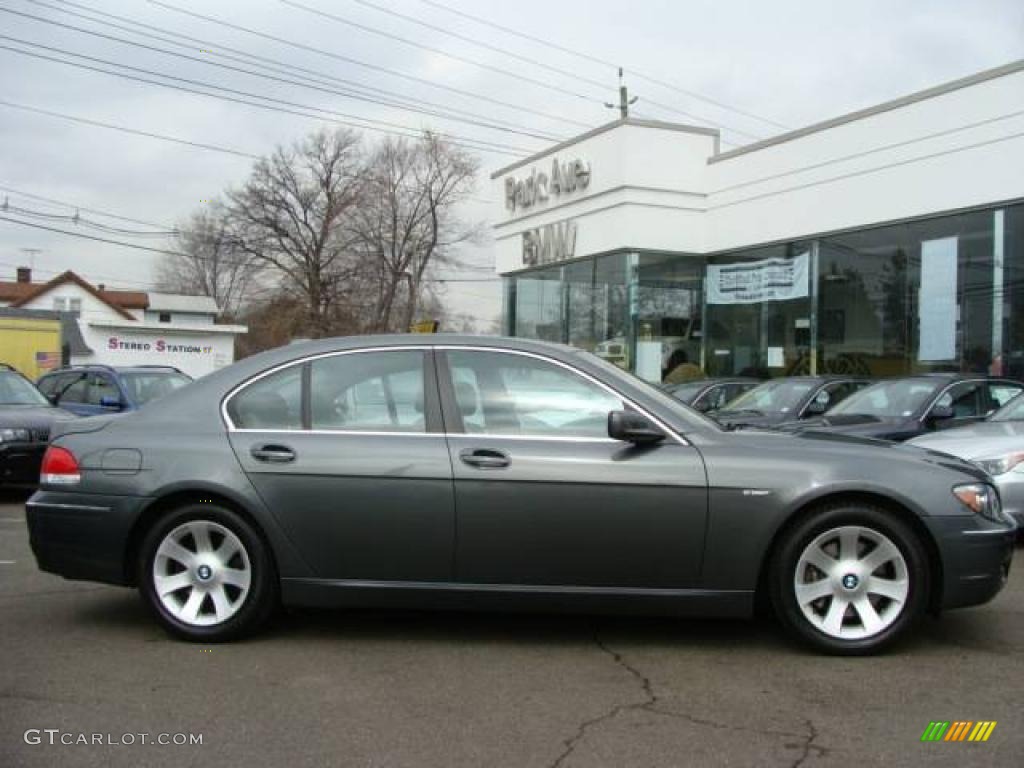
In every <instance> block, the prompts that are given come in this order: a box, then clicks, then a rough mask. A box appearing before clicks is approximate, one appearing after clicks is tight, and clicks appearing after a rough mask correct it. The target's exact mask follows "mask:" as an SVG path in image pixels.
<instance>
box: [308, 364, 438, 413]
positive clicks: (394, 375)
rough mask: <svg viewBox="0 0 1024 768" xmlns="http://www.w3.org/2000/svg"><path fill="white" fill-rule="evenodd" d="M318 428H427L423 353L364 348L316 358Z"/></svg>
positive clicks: (313, 391)
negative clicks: (343, 353)
mask: <svg viewBox="0 0 1024 768" xmlns="http://www.w3.org/2000/svg"><path fill="white" fill-rule="evenodd" d="M310 384H311V386H310V411H311V415H312V427H313V429H325V430H344V431H349V430H356V431H367V432H375V431H382V432H425V431H426V422H425V419H424V413H423V410H424V408H423V404H424V400H425V398H424V385H423V353H422V352H420V351H409V350H394V351H391V350H385V351H375V352H360V353H356V354H348V355H336V356H334V357H325V358H321V359H319V360H314V361H313V362H312V372H311V378H310Z"/></svg>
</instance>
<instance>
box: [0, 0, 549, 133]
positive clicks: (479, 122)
mask: <svg viewBox="0 0 1024 768" xmlns="http://www.w3.org/2000/svg"><path fill="white" fill-rule="evenodd" d="M33 1H34V0H29V2H33ZM0 12H3V13H10V14H13V15H16V16H21V17H24V18H27V19H31V20H33V21H38V22H40V23H44V24H51V25H54V26H57V27H62V28H63V29H70V30H73V31H75V32H80V33H82V34H85V35H92V36H94V37H100V38H103V39H105V40H112V41H114V42H117V43H120V44H122V45H130V46H133V47H136V48H141V49H143V50H147V51H153V52H156V53H162V54H164V55H166V56H174V57H176V58H179V59H185V60H187V61H193V62H196V63H199V64H202V65H204V66H210V67H219V68H221V69H227V70H230V71H233V72H241V73H243V74H246V75H250V76H252V77H260V78H263V79H265V80H273V81H276V82H280V83H286V84H288V85H297V86H299V87H300V88H309V89H311V90H315V91H320V92H323V93H330V94H333V95H335V96H341V97H343V98H349V99H357V100H360V101H367V102H370V103H372V104H378V105H382V106H388V107H392V108H397V109H401V110H403V111H407V112H417V113H419V114H424V115H429V116H431V117H438V118H441V119H443V120H452V121H454V122H460V123H466V124H469V125H474V126H477V127H480V128H486V129H489V130H495V131H502V132H505V133H514V134H518V135H520V136H526V137H529V138H534V139H540V140H541V141H549V142H557V141H561V140H563V139H564V138H565V137H559V136H552V135H549V134H542V133H537V132H534V131H532V130H530V129H527V128H509V127H504V126H502V125H499V124H497V123H494V122H490V121H488V120H487V119H486V118H478V119H469V118H461V117H456V116H453V115H451V114H447V113H445V112H441V111H437V110H431V109H423V108H417V107H411V106H403V105H400V104H397V103H395V102H393V101H387V100H384V99H380V98H373V97H370V96H366V95H363V94H359V93H354V92H352V91H347V92H346V91H341V90H338V89H337V88H328V87H324V86H322V85H314V84H312V83H310V82H302V81H300V80H291V79H288V78H283V77H275V76H274V75H268V74H265V73H263V72H256V71H253V70H251V69H245V68H243V67H236V66H232V65H230V64H222V63H219V62H216V61H211V60H210V59H209V58H201V57H198V56H189V55H187V54H184V53H179V52H178V51H169V50H167V49H166V48H159V47H157V46H155V45H147V44H145V43H140V42H136V41H134V40H126V39H125V38H123V37H117V36H116V35H108V34H106V33H103V32H96V31H94V30H89V29H85V28H83V27H77V26H75V25H73V24H64V23H62V22H59V21H54V20H52V19H45V18H43V17H41V16H35V15H33V14H30V13H22V12H20V11H13V10H10V9H9V8H2V7H0ZM96 23H105V22H96ZM173 44H175V45H182V44H181V43H173Z"/></svg>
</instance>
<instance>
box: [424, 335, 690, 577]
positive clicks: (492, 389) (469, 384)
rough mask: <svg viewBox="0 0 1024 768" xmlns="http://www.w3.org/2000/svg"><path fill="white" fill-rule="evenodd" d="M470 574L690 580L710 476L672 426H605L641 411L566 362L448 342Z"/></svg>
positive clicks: (463, 547) (461, 529)
mask: <svg viewBox="0 0 1024 768" xmlns="http://www.w3.org/2000/svg"><path fill="white" fill-rule="evenodd" d="M438 360H439V363H440V365H441V387H442V389H441V393H442V403H443V405H444V414H445V426H446V428H447V433H448V447H449V451H450V452H451V462H452V467H453V470H454V475H455V505H456V537H455V539H456V553H455V555H456V566H455V568H456V577H457V578H458V580H459V581H461V582H467V583H486V584H513V585H534V586H539V585H546V586H556V587H557V586H566V587H619V588H622V587H632V588H652V589H656V588H673V587H676V588H680V587H682V588H685V587H689V586H693V585H695V584H696V582H697V579H698V575H699V573H700V567H701V558H702V552H703V542H704V532H705V528H706V525H707V506H708V494H707V479H706V474H705V471H704V464H703V460H702V459H701V457H700V455H699V453H698V452H697V450H696V449H695V448H693V447H692V446H691V445H689V444H687V443H686V442H685V441H684V440H683V439H681V438H678V437H673V436H669V437H667V438H666V439H665V440H664V441H662V442H661V443H658V444H656V445H654V446H647V447H637V446H634V445H632V444H629V443H624V442H620V441H615V440H612V439H610V438H609V437H608V436H607V421H608V413H609V412H610V411H613V410H622V409H627V408H631V407H633V406H631V404H630V403H628V402H626V401H625V400H624V399H623V398H622V397H621V396H619V395H617V394H616V393H615V392H614V391H612V390H610V389H609V388H607V387H605V386H604V385H602V384H600V383H599V382H597V381H596V380H595V379H593V378H591V377H589V376H587V375H585V374H583V373H581V372H580V371H578V370H576V369H574V368H572V367H570V366H568V365H566V364H564V363H561V362H557V361H554V360H551V359H549V358H545V357H542V356H537V355H533V354H530V353H520V352H514V351H510V350H489V349H472V348H458V347H453V348H445V349H443V350H439V352H438Z"/></svg>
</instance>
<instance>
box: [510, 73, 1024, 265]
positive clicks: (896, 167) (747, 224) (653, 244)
mask: <svg viewBox="0 0 1024 768" xmlns="http://www.w3.org/2000/svg"><path fill="white" fill-rule="evenodd" d="M693 130H694V129H687V128H686V127H684V126H673V125H669V124H663V123H661V124H659V123H648V122H644V121H628V122H619V123H615V124H611V125H610V126H606V127H605V128H603V129H600V130H599V131H596V132H592V133H591V134H585V135H584V136H582V137H580V138H579V139H578V140H575V141H570V142H566V144H565V145H560V146H559V147H556V148H554V150H553V151H549V152H546V153H542V154H539V155H536V156H534V157H533V158H530V159H528V160H527V161H524V162H521V163H517V164H516V165H515V166H510V167H508V168H505V169H502V170H501V171H499V172H497V173H495V174H494V175H493V176H492V179H493V190H494V191H493V194H494V195H495V197H496V201H497V202H496V206H497V207H496V209H495V211H494V212H495V216H496V221H497V222H498V223H497V224H496V225H495V227H494V237H495V248H496V269H497V271H498V272H499V273H507V272H513V271H516V270H519V269H523V268H524V264H523V257H522V243H523V232H524V231H526V230H529V229H533V228H536V227H543V226H544V225H547V224H551V223H553V222H561V221H568V220H573V221H575V222H576V224H577V241H576V248H575V254H574V255H575V256H576V257H580V256H586V255H590V254H595V253H603V252H607V251H612V250H618V249H636V250H661V251H671V252H678V253H696V254H701V253H715V252H719V251H727V250H733V249H739V248H749V247H752V246H757V245H762V244H765V243H771V242H777V241H786V240H797V239H801V238H804V237H808V236H812V235H816V234H822V233H827V232H833V231H836V230H844V229H861V228H865V227H870V226H876V225H880V224H884V223H887V222H891V221H897V220H901V219H911V218H920V217H924V216H929V215H934V214H940V213H945V212H948V211H955V210H958V209H962V208H970V207H976V206H987V205H993V204H996V203H999V202H1003V201H1010V200H1018V199H1022V198H1024V173H1022V172H1021V169H1024V62H1017V63H1015V64H1013V65H1008V66H1007V67H1004V68H1002V69H1001V70H998V71H993V72H989V73H981V74H980V75H979V76H977V77H975V78H969V79H967V80H965V81H962V82H961V83H960V84H958V86H957V87H951V86H950V85H947V86H940V87H938V88H936V89H932V91H929V92H924V93H921V94H916V95H913V96H910V97H907V98H906V99H904V100H901V101H898V102H892V103H889V104H886V105H880V106H879V107H876V108H874V109H871V110H865V112H864V113H860V114H855V115H850V116H845V117H842V118H837V119H836V120H834V121H830V122H829V123H825V124H822V125H820V126H811V127H809V128H807V129H803V130H801V131H796V132H793V133H791V134H787V135H786V136H784V137H778V138H777V139H775V140H769V141H767V142H762V143H761V144H759V145H753V146H752V147H748V148H742V149H740V150H734V151H732V152H727V153H724V154H722V155H716V151H717V136H714V135H708V134H707V133H706V132H693ZM552 157H558V158H559V159H560V160H562V161H566V160H572V159H575V158H579V159H581V160H583V161H584V162H589V163H590V164H591V169H592V179H591V183H590V185H589V187H588V188H587V189H586V190H584V191H582V192H581V191H577V192H575V193H573V194H570V195H563V196H561V197H560V198H558V199H555V198H552V199H550V200H549V201H548V202H547V203H546V204H538V205H535V206H534V207H532V208H530V209H528V210H526V211H522V212H520V211H517V212H516V213H514V214H513V213H510V212H509V211H508V210H507V209H506V207H505V196H504V190H505V187H504V184H505V180H506V178H509V177H515V178H523V177H525V176H528V175H529V174H530V172H531V170H533V169H538V170H543V171H549V170H550V165H551V160H552Z"/></svg>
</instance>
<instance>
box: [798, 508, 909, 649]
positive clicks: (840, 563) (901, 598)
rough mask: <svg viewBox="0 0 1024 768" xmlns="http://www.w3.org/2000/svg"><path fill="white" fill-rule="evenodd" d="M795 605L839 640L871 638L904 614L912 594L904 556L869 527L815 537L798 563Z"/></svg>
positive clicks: (842, 529)
mask: <svg viewBox="0 0 1024 768" xmlns="http://www.w3.org/2000/svg"><path fill="white" fill-rule="evenodd" d="M793 590H794V595H795V597H796V602H797V605H798V606H799V608H800V611H801V612H802V614H803V616H804V618H806V619H807V621H808V622H810V623H811V625H812V626H814V627H815V628H816V629H818V630H819V631H820V632H823V633H824V634H825V635H827V636H828V637H830V638H834V639H838V640H861V639H866V638H871V637H874V636H875V635H878V634H879V633H881V632H883V631H884V630H885V629H886V628H888V627H889V626H891V625H892V624H893V623H894V622H895V621H896V620H897V619H898V618H899V617H900V615H901V614H902V612H903V610H904V608H905V607H906V605H907V601H908V598H909V595H910V576H909V571H908V568H907V562H906V560H905V559H904V556H903V553H902V552H901V551H900V549H899V547H897V546H896V545H895V544H894V543H893V542H892V540H890V539H889V538H888V537H887V536H885V535H884V534H882V533H880V532H879V531H877V530H874V529H873V528H867V527H864V526H857V525H844V526H840V527H836V528H831V529H829V530H827V531H825V532H824V533H821V534H820V535H818V536H816V537H815V538H814V539H813V540H812V541H811V542H810V543H809V544H808V545H807V546H806V547H805V548H804V550H803V552H802V553H801V555H800V558H799V559H798V560H797V565H796V573H795V575H794V579H793Z"/></svg>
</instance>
